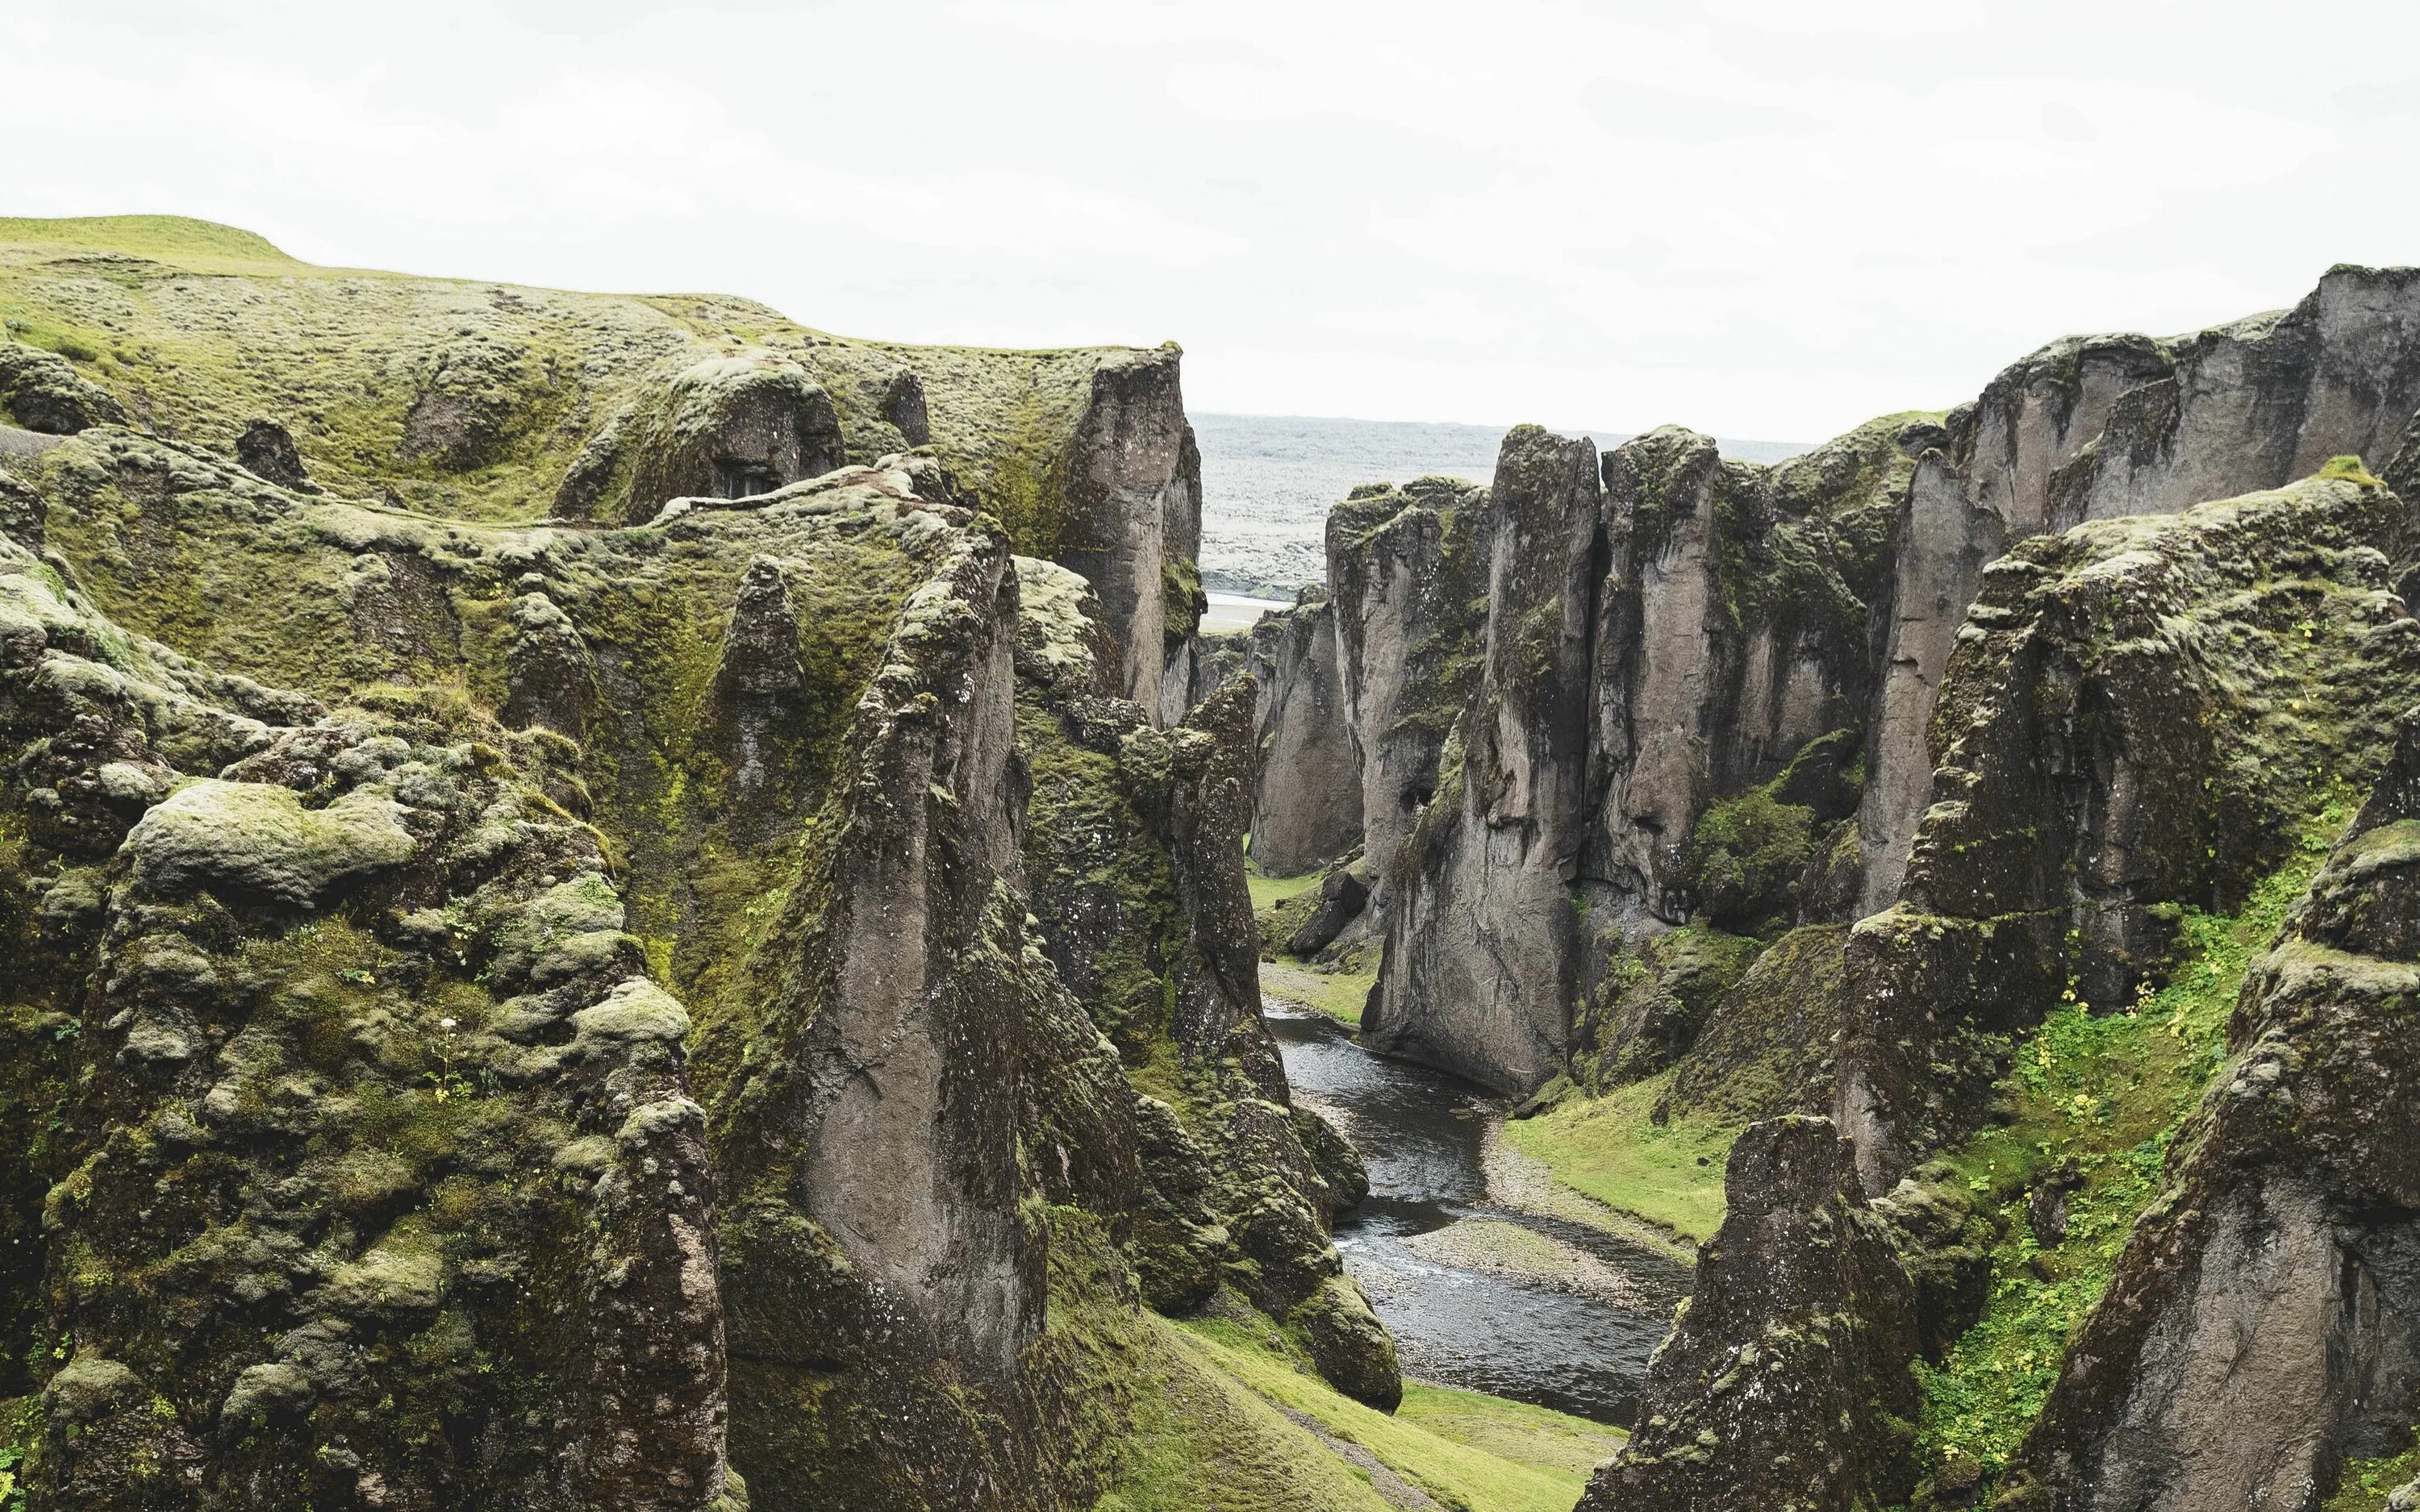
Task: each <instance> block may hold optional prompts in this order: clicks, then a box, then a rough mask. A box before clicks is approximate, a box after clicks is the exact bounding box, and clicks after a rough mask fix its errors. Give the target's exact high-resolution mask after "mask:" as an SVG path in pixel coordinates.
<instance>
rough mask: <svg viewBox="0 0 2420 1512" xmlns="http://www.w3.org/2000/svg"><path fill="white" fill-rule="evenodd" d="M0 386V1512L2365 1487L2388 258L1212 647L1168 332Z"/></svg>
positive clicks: (2409, 869) (2405, 487)
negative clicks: (1051, 344) (2257, 308)
mask: <svg viewBox="0 0 2420 1512" xmlns="http://www.w3.org/2000/svg"><path fill="white" fill-rule="evenodd" d="M0 312H5V314H6V316H7V319H8V335H7V339H6V341H5V344H0V757H5V760H6V763H7V765H6V769H5V775H0V962H5V969H0V1048H5V1051H6V1054H5V1056H0V1342H5V1345H6V1347H5V1349H0V1508H5V1509H6V1512H18V1509H19V1508H20V1507H22V1508H24V1509H25V1512H68V1509H94V1512H99V1509H113V1512H114V1509H129V1512H132V1509H143V1512H151V1509H161V1512H168V1509H177V1512H184V1509H192V1512H201V1509H219V1508H236V1507H243V1508H254V1507H258V1508H294V1509H303V1508H318V1509H322V1512H325V1509H329V1508H339V1507H361V1508H380V1509H436V1508H457V1507H460V1508H486V1507H498V1508H501V1507H507V1506H510V1507H535V1508H566V1509H568V1508H582V1509H589V1508H602V1509H614V1508H626V1509H630V1512H646V1509H663V1512H672V1509H684V1512H741V1509H744V1508H754V1509H756V1512H793V1509H797V1512H811V1509H812V1512H821V1509H848V1512H893V1509H897V1512H907V1509H918V1508H940V1507H948V1508H953V1509H981V1512H1050V1509H1060V1508H1076V1509H1094V1512H1158V1509H1168V1512H1180V1509H1187V1512H1189V1509H1197V1508H1202V1509H1206V1508H1220V1509H1226V1512H1280V1509H1301V1512H1313V1509H1326V1508H1356V1509H1361V1512H1387V1509H1392V1512H1423V1509H1432V1508H1452V1509H1457V1512H1497V1509H1508V1512H1513V1509H1517V1512H1568V1509H1570V1508H1572V1507H1573V1506H1574V1505H1575V1504H1577V1505H1578V1506H1580V1507H1584V1508H1589V1509H1593V1512H1622V1509H1633V1508H1636V1509H1639V1512H1658V1509H1664V1508H1670V1509H1674V1512H1680V1509H1691V1512H1783V1509H1807V1512H1818V1509H1820V1512H1853V1509H1854V1512H1892V1509H1906V1512H1931V1509H1936V1508H1955V1507H1976V1506H1989V1507H1993V1508H1997V1509H2000V1512H2083V1509H2094V1512H2104V1509H2105V1512H2152V1509H2159V1512H2205V1509H2207V1512H2221V1509H2234V1508H2242V1507H2250V1506H2257V1507H2264V1508H2272V1509H2285V1508H2293V1509H2300V1512H2368V1509H2371V1508H2375V1507H2382V1506H2385V1505H2387V1504H2388V1502H2387V1497H2388V1495H2389V1494H2390V1493H2391V1492H2394V1491H2395V1489H2396V1488H2397V1487H2400V1486H2402V1485H2403V1484H2404V1483H2405V1482H2407V1481H2420V1446H2415V1443H2414V1439H2413V1429H2414V1427H2415V1425H2420V1259H2415V1257H2420V1247H2415V1246H2420V1229H2415V1227H2414V1220H2413V1218H2412V1214H2413V1213H2414V1212H2415V1211H2420V1195H2415V1194H2414V1193H2413V1192H2412V1191H2410V1190H2407V1189H2409V1188H2412V1186H2413V1184H2414V1180H2415V1178H2414V1176H2413V1174H2412V1172H2410V1171H2408V1170H2407V1169H2406V1167H2407V1166H2408V1165H2410V1164H2411V1158H2412V1157H2411V1156H2410V1154H2409V1153H2408V1151H2409V1149H2411V1148H2412V1140H2410V1139H2407V1138H2403V1137H2401V1131H2402V1129H2403V1126H2404V1125H2405V1124H2408V1123H2412V1122H2414V1121H2415V1120H2420V1085H2415V1083H2414V1072H2413V1070H2412V1067H2413V1064H2414V1057H2415V1054H2420V1050H2415V1047H2414V1046H2413V1045H2412V1044H2410V1043H2407V1042H2406V1041H2411V1040H2412V1039H2413V1038H2414V1034H2415V1031H2414V1029H2413V1028H2412V1024H2413V1023H2414V1022H2420V1021H2415V1020H2414V1018H2413V1015H2414V1014H2415V1012H2420V912H2415V910H2420V890H2415V887H2414V886H2413V884H2412V878H2413V877H2415V876H2420V622H2415V621H2414V620H2413V618H2412V614H2411V611H2410V608H2409V600H2408V594H2407V590H2408V589H2410V588H2411V586H2412V584H2413V583H2414V581H2415V580H2420V517H2415V515H2414V513H2413V509H2412V506H2410V505H2407V504H2406V502H2405V500H2407V499H2412V498H2415V497H2420V272H2414V271H2412V270H2378V269H2367V268H2355V267H2339V268H2336V269H2334V270H2330V271H2329V272H2327V273H2326V274H2325V276H2324V277H2322V278H2321V280H2320V281H2319V285H2318V286H2317V288H2316V289H2315V290H2313V291H2312V292H2311V293H2310V294H2309V295H2308V296H2306V297H2305V298H2304V299H2303V300H2302V301H2300V302H2299V303H2297V304H2296V305H2294V306H2293V307H2292V308H2290V309H2288V310H2285V311H2282V312H2277V313H2273V314H2269V315H2263V316H2253V317H2250V318H2247V319H2244V320H2242V321H2238V322H2236V323H2234V324H2230V325H2226V326H2222V327H2218V328H2215V329H2212V330H2209V331H2204V332H2196V333H2194V334H2190V335H2186V336H2181V337H2174V338H2151V337H2145V336H2133V335H2123V336H2100V337H2090V338H2069V339H2065V340H2061V341H2057V342H2055V343H2053V344H2052V345H2051V346H2048V347H2043V348H2041V349H2040V350H2039V351H2037V352H2035V353H2033V354H2032V355H2030V356H2028V357H2026V358H2024V359H2023V360H2022V361H2020V362H2018V363H2015V364H2014V365H2012V366H2010V367H2009V368H2008V369H2007V370H2006V371H2004V372H2003V373H2001V374H2000V375H1999V377H1997V378H1994V379H1993V381H1992V382H1991V383H1990V384H1989V385H1988V386H1987V387H1986V388H1985V389H1984V391H1983V392H1982V393H1981V394H1980V395H1978V397H1977V398H1976V399H1975V400H1974V401H1973V402H1971V403H1967V404H1963V405H1961V406H1959V407H1957V408H1956V409H1950V410H1947V411H1946V412H1938V413H1934V412H1908V413H1902V414H1895V415H1890V416H1885V417H1884V418H1882V419H1879V420H1876V421H1873V422H1871V423H1870V424H1866V425H1863V426H1861V427H1859V428H1857V429H1855V430H1854V431H1852V432H1850V433H1849V434H1847V435H1845V436H1842V437H1839V438H1838V439H1836V440H1831V441H1829V442H1826V443H1824V444H1823V445H1821V446H1817V447H1814V448H1812V449H1811V450H1808V451H1807V452H1805V453H1803V454H1801V455H1796V456H1793V457H1791V458H1790V459H1788V460H1785V461H1781V462H1778V463H1770V464H1764V463H1751V462H1745V461H1739V460H1734V459H1731V458H1730V457H1727V456H1726V455H1724V451H1723V448H1722V447H1721V446H1720V445H1718V444H1717V443H1716V442H1715V441H1714V440H1713V439H1711V438H1710V437H1706V436H1701V435H1698V434H1696V433H1693V432H1690V431H1686V430H1683V429H1679V428H1674V427H1666V428H1662V429H1658V430H1654V431H1651V432H1649V433H1647V434H1645V435H1641V436H1637V437H1635V438H1630V439H1628V440H1621V441H1620V442H1619V443H1618V444H1615V445H1612V446H1610V447H1609V448H1607V449H1604V450H1600V448H1599V447H1598V446H1597V445H1596V443H1595V442H1594V441H1593V440H1590V439H1588V438H1585V437H1572V436H1562V435H1558V434H1554V433H1552V432H1550V431H1548V430H1546V429H1544V428H1541V427H1538V426H1531V425H1524V426H1519V427H1515V428H1514V429H1512V431H1511V432H1510V433H1509V434H1507V435H1506V436H1505V438H1504V440H1503V443H1502V447H1501V450H1500V454H1499V455H1498V457H1497V463H1496V467H1495V471H1494V473H1493V475H1492V476H1491V477H1489V478H1487V479H1484V480H1466V479H1453V478H1442V477H1420V478H1400V479H1392V480H1373V481H1372V482H1370V483H1369V484H1367V485H1365V486H1359V487H1357V488H1355V489H1354V490H1353V491H1352V493H1351V495H1350V497H1348V498H1345V499H1343V500H1342V501H1337V502H1336V503H1335V505H1334V507H1333V509H1332V510H1331V511H1330V512H1329V514H1328V515H1327V517H1326V580H1325V583H1324V585H1322V586H1318V587H1312V588H1307V589H1305V590H1304V591H1303V592H1302V594H1301V595H1300V596H1299V598H1298V600H1297V602H1296V603H1295V605H1294V606H1293V607H1291V608H1289V609H1283V610H1281V611H1278V612H1274V613H1271V614H1268V615H1266V616H1264V618H1263V619H1262V620H1261V621H1260V622H1259V623H1258V624H1257V625H1254V626H1253V627H1252V628H1251V629H1249V631H1248V632H1244V633H1241V634H1233V635H1218V634H1211V633H1205V631H1204V629H1203V627H1202V617H1203V611H1204V608H1205V604H1206V598H1205V595H1204V593H1203V590H1202V576H1201V569H1200V563H1199V557H1200V553H1201V543H1202V532H1203V515H1204V509H1205V506H1206V505H1207V504H1208V503H1209V502H1210V501H1211V498H1212V495H1211V494H1210V493H1209V492H1205V477H1204V463H1203V458H1202V450H1201V448H1200V446H1199V445H1198V444H1197V442H1196V438H1195V435H1194V432H1193V429H1192V426H1191V424H1189V423H1188V421H1187V414H1186V409H1185V402H1184V396H1183V385H1182V378H1181V369H1182V354H1181V353H1180V351H1179V350H1178V349H1177V348H1176V347H1174V346H1173V344H1171V345H1167V346H1163V347H1149V348H1126V347H1113V348H1094V349H1080V350H1050V351H1007V350H993V349H986V348H974V347H932V346H911V345H905V344H895V343H886V342H879V341H870V340H861V339H856V338H845V337H839V336H834V335H830V334H828V333H826V332H819V331H815V330H813V329H810V328H807V327H804V326H801V325H799V324H797V323H795V322H793V321H792V320H790V319H789V318H787V317H785V316H782V315H780V314H778V313H776V312H774V311H772V310H770V309H768V308H766V307H764V306H762V305H758V304H754V303H752V302H749V301H742V300H738V299H736V298H726V297H704V296H660V297H641V296H608V295H589V294H573V293H565V292H560V291H554V290H547V289H539V288H532V287H524V286H519V285H504V284H493V283H485V282H477V281H468V280H451V279H437V278H416V277H406V276H402V275H395V274H386V273H377V272H365V271H360V270H338V269H329V268H320V267H316V266H313V265H310V264H306V263H302V262H300V261H297V260H295V259H292V258H289V257H287V255H284V254H283V253H281V252H279V251H278V250H277V249H276V248H275V247H273V246H272V245H271V244H270V243H268V242H267V241H265V240H262V239H259V238H257V237H255V236H252V235H250V234H248V233H245V232H241V231H237V230H233V229H230V228H228V227H225V226H219V225H214V224H207V223H202V222H195V221H183V220H177V219H172V218H164V217H117V218H107V219H100V220H81V221H22V220H21V221H0ZM2407 1282H2412V1283H2413V1284H2412V1285H2411V1286H2407V1285H2406V1283H2407ZM2411 1494H2412V1495H2415V1496H2420V1491H2414V1492H2412V1493H2411ZM2408 1500H2409V1497H2407V1501H2408Z"/></svg>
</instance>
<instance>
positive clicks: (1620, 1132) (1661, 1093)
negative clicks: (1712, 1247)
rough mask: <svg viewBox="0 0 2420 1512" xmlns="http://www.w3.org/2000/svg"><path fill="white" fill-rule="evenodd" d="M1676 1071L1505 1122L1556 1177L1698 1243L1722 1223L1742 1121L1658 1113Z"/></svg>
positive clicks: (1516, 1143)
mask: <svg viewBox="0 0 2420 1512" xmlns="http://www.w3.org/2000/svg"><path fill="white" fill-rule="evenodd" d="M1671 1080H1672V1072H1669V1071H1667V1072H1662V1073H1660V1074H1658V1075H1655V1076H1651V1077H1649V1078H1647V1079H1646V1080H1644V1081H1639V1082H1633V1083H1632V1084H1630V1085H1629V1086H1627V1087H1622V1088H1616V1089H1615V1090H1613V1091H1611V1092H1608V1093H1606V1095H1605V1096H1603V1097H1596V1098H1585V1099H1575V1100H1571V1101H1566V1102H1565V1103H1562V1104H1561V1105H1560V1106H1558V1107H1556V1108H1553V1109H1551V1110H1549V1111H1547V1112H1545V1113H1542V1114H1540V1115H1539V1116H1538V1117H1536V1118H1534V1119H1520V1120H1517V1121H1515V1122H1512V1123H1509V1124H1507V1125H1506V1126H1505V1135H1506V1137H1508V1138H1509V1139H1511V1140H1512V1145H1513V1148H1514V1149H1519V1150H1521V1151H1523V1152H1524V1153H1526V1154H1529V1155H1534V1156H1536V1157H1537V1158H1538V1159H1540V1160H1543V1161H1544V1162H1545V1163H1546V1165H1547V1167H1548V1168H1549V1169H1551V1170H1552V1171H1553V1172H1554V1174H1555V1177H1556V1179H1557V1180H1560V1181H1562V1182H1563V1183H1564V1184H1565V1185H1567V1186H1570V1187H1572V1188H1573V1189H1574V1190H1575V1191H1578V1192H1580V1193H1583V1194H1585V1195H1586V1196H1591V1197H1594V1198H1595V1199H1596V1200H1597V1201H1599V1202H1602V1203H1604V1204H1606V1206H1607V1207H1610V1208H1616V1209H1619V1210H1621V1211H1623V1212H1627V1213H1632V1214H1635V1215H1636V1216H1637V1217H1640V1218H1644V1219H1646V1220H1647V1221H1648V1222H1650V1223H1652V1224H1656V1225H1659V1226H1661V1227H1666V1228H1668V1229H1670V1230H1672V1231H1673V1232H1675V1233H1677V1234H1680V1235H1682V1236H1683V1237H1684V1238H1687V1239H1691V1240H1705V1239H1710V1238H1712V1237H1714V1230H1715V1229H1717V1228H1719V1227H1722V1221H1723V1163H1724V1161H1725V1160H1726V1159H1727V1158H1728V1157H1729V1156H1730V1148H1731V1141H1732V1140H1734V1139H1736V1138H1738V1137H1739V1130H1740V1127H1741V1126H1740V1125H1736V1124H1725V1123H1721V1122H1717V1121H1714V1120H1713V1119H1703V1118H1699V1117H1697V1116H1694V1115H1692V1114H1690V1113H1686V1112H1671V1113H1668V1114H1667V1116H1666V1118H1665V1119H1664V1120H1663V1121H1661V1122H1658V1121H1657V1120H1656V1118H1655V1110H1656V1109H1657V1107H1658V1106H1659V1105H1660V1104H1662V1103H1664V1101H1665V1098H1666V1093H1667V1092H1668V1088H1670V1085H1671Z"/></svg>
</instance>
